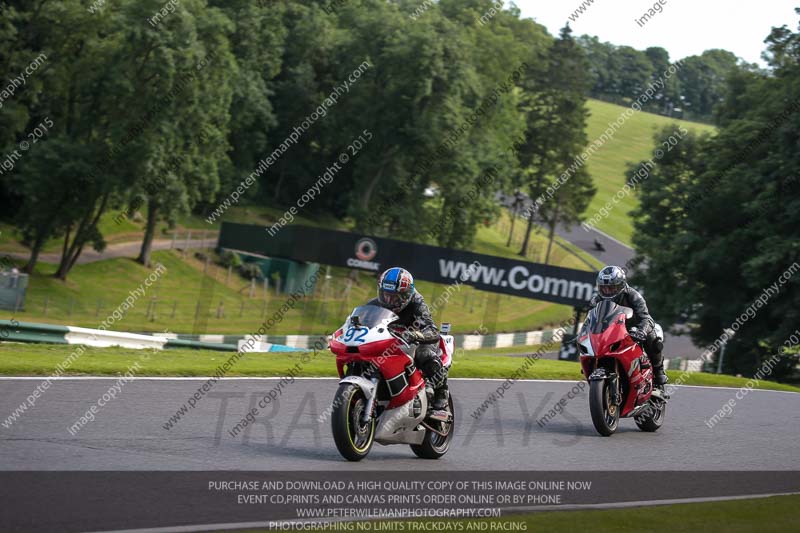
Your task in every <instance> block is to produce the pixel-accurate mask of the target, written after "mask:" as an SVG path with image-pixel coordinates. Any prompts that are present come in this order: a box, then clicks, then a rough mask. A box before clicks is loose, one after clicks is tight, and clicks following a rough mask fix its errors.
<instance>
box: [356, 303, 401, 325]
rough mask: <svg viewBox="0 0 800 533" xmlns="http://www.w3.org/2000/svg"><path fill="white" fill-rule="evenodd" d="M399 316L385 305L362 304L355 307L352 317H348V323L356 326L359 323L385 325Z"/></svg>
mask: <svg viewBox="0 0 800 533" xmlns="http://www.w3.org/2000/svg"><path fill="white" fill-rule="evenodd" d="M399 318H400V317H398V316H397V315H396V314H394V313H393V312H391V311H390V310H388V309H385V308H383V307H379V306H377V305H361V306H359V307H356V308H355V309H353V312H352V313H350V317H349V318H348V319H347V322H348V324H347V325H350V326H354V325H356V324H357V325H359V326H364V327H367V328H376V327H380V326H384V327H385V326H388V325H389V324H391V323H392V322H394V321H396V320H398V319H399Z"/></svg>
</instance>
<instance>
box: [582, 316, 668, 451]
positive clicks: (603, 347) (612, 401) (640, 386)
mask: <svg viewBox="0 0 800 533" xmlns="http://www.w3.org/2000/svg"><path fill="white" fill-rule="evenodd" d="M632 316H633V310H632V309H630V308H628V307H624V306H620V305H617V304H615V303H614V302H612V301H602V302H600V303H599V304H598V305H597V306H596V307H595V308H594V309H592V310H591V311H590V312H589V316H588V317H587V318H586V322H584V324H583V327H582V328H581V332H580V334H579V335H578V339H577V344H578V349H579V350H580V360H581V367H582V370H583V375H584V377H585V378H586V379H587V381H589V411H590V412H591V414H592V423H593V424H594V427H595V429H596V430H597V432H598V433H600V434H601V435H603V436H605V437H608V436H610V435H612V434H613V433H614V432H615V431H616V430H617V427H618V425H619V419H620V417H622V418H630V417H632V418H633V419H634V421H635V422H636V425H637V426H639V429H641V430H642V431H657V430H658V429H659V428H660V427H661V425H662V424H663V423H664V415H665V413H666V409H667V400H668V399H669V396H668V395H667V394H666V392H665V391H664V387H663V386H654V384H653V369H652V367H651V366H650V360H649V359H648V358H647V355H646V354H645V353H644V350H643V349H642V347H641V346H639V344H638V343H637V342H636V341H635V340H633V339H632V338H631V336H630V335H629V334H628V330H627V328H626V325H625V322H626V320H628V319H630V318H631V317H632Z"/></svg>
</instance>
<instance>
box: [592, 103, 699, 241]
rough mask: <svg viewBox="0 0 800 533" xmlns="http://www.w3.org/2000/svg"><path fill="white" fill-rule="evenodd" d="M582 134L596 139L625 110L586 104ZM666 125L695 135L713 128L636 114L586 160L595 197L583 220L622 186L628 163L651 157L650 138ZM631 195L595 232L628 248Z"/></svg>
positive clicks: (630, 226)
mask: <svg viewBox="0 0 800 533" xmlns="http://www.w3.org/2000/svg"><path fill="white" fill-rule="evenodd" d="M588 108H589V112H590V113H591V115H590V117H589V120H588V127H587V130H586V134H587V135H588V137H589V142H592V141H594V140H595V139H598V138H599V137H600V136H601V135H602V134H603V132H604V131H605V129H606V128H607V127H608V124H609V123H610V122H615V121H616V120H617V119H618V118H619V116H620V114H621V113H623V112H624V111H625V110H626V109H627V108H625V107H622V106H618V105H615V104H609V103H606V102H601V101H599V100H589V104H588ZM669 124H679V125H682V126H684V127H685V128H687V129H689V130H695V131H698V132H706V131H708V132H711V131H714V127H713V126H709V125H706V124H700V123H697V122H688V121H684V120H675V119H670V118H667V117H662V116H660V115H654V114H652V113H636V114H635V115H633V117H631V118H630V119H628V120H627V121H626V122H625V124H624V125H623V126H622V127H621V128H620V129H618V130H617V132H616V134H615V135H614V137H613V138H612V139H611V140H610V141H608V142H607V143H605V145H603V147H602V148H600V149H599V150H598V151H597V152H595V153H594V155H593V156H592V157H591V158H590V159H589V160H588V162H587V164H586V167H587V169H588V170H589V173H590V174H591V175H592V178H593V179H594V184H595V186H596V187H597V194H596V195H595V197H594V199H593V200H592V203H591V204H590V205H589V209H587V211H586V214H587V218H588V217H591V216H592V214H594V213H595V212H597V211H598V210H599V209H600V208H601V207H603V206H604V205H605V203H606V202H608V201H609V200H611V198H612V197H613V196H614V195H615V194H616V193H617V191H619V190H620V189H621V188H622V186H623V185H625V171H626V170H627V168H628V164H629V163H634V164H635V163H638V162H639V161H642V160H644V159H648V158H650V157H651V156H652V151H653V148H654V146H653V135H654V134H655V133H656V131H658V130H660V129H661V128H663V127H664V126H667V125H669ZM637 203H638V202H637V199H636V196H635V195H631V196H628V197H627V198H624V199H623V200H622V201H621V202H620V203H619V204H618V205H617V206H616V207H615V208H614V210H613V211H612V212H611V214H610V215H609V216H608V217H607V218H605V219H603V220H602V221H601V222H600V223H598V224H597V228H598V229H599V230H601V231H603V232H605V233H607V234H609V235H611V236H612V237H614V238H616V239H619V240H620V241H622V242H624V243H627V244H630V241H631V234H632V233H633V224H632V222H631V219H630V216H629V212H630V211H631V210H632V209H633V208H635V207H636V205H637Z"/></svg>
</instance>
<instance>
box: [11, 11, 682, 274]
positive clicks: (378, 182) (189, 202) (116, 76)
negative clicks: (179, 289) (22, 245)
mask: <svg viewBox="0 0 800 533" xmlns="http://www.w3.org/2000/svg"><path fill="white" fill-rule="evenodd" d="M1 5H2V14H3V17H2V25H0V66H2V69H3V72H7V73H10V74H9V76H10V77H13V76H15V74H16V73H20V74H21V75H22V76H23V77H25V78H26V79H25V80H24V82H25V83H24V84H23V85H21V86H20V87H19V88H16V90H15V91H13V92H14V94H11V95H10V96H9V97H8V98H4V101H3V104H4V105H3V106H2V107H0V121H2V124H3V126H4V127H3V128H2V129H0V147H2V149H3V154H6V155H8V154H11V155H12V156H13V157H12V159H13V160H12V161H10V163H9V164H8V165H4V167H3V171H2V174H0V186H1V188H0V206H2V217H3V219H4V220H7V221H13V222H14V223H15V225H16V226H17V227H19V228H20V229H21V230H22V231H23V233H24V236H25V240H26V242H27V244H29V245H30V246H31V248H32V254H31V260H30V262H29V263H28V266H27V270H29V271H30V270H32V269H33V267H34V265H35V263H36V259H37V256H38V253H39V250H40V249H41V247H42V245H43V244H44V243H45V242H46V241H47V240H48V239H50V238H54V237H55V238H61V239H63V252H64V253H63V258H62V261H61V265H60V266H59V269H58V272H57V276H59V277H62V278H65V277H66V276H67V274H68V272H69V270H70V268H71V267H72V265H73V264H74V263H75V261H76V259H77V257H78V256H79V255H80V253H81V251H82V250H83V249H84V248H85V247H87V246H93V247H95V248H97V249H102V248H103V247H104V246H105V242H104V238H103V235H102V232H101V231H100V229H99V227H100V226H99V222H100V221H101V218H102V216H103V214H104V213H107V212H109V211H111V210H114V211H115V212H118V211H119V210H124V209H128V210H130V209H138V210H140V211H141V212H142V213H143V215H144V217H145V218H146V221H147V227H146V232H145V236H144V239H143V242H142V248H141V254H140V257H139V260H140V261H141V262H142V263H145V264H147V263H148V262H149V258H150V247H151V246H150V245H151V243H152V240H153V238H154V232H155V228H156V227H157V226H158V224H159V223H160V222H162V221H166V222H169V223H174V222H175V221H176V219H177V217H178V216H180V215H181V214H185V213H188V212H190V211H194V212H195V213H200V214H203V215H204V216H208V217H210V218H209V219H214V218H216V217H217V216H221V215H222V214H223V213H224V211H225V210H226V209H227V208H228V206H229V205H233V204H235V203H236V202H238V201H240V200H241V199H242V198H246V199H247V201H259V202H265V203H269V204H271V205H277V206H290V205H292V204H293V203H294V202H295V201H296V199H297V198H298V197H299V196H301V195H302V194H303V193H304V192H305V191H307V190H308V189H309V187H315V186H316V187H317V188H322V187H324V188H325V191H324V193H320V194H317V195H316V197H315V200H314V202H313V203H312V204H311V205H309V206H306V207H305V209H307V210H309V211H310V212H314V211H324V212H328V213H332V214H333V215H335V216H337V217H339V218H343V219H349V220H351V221H352V222H353V223H354V224H355V225H356V226H357V227H359V228H361V229H365V230H366V229H369V231H372V232H375V233H377V234H385V233H389V232H391V233H392V234H393V235H394V236H397V237H400V238H407V239H414V240H427V241H430V242H436V243H439V244H442V245H445V246H453V247H464V246H468V245H469V244H470V242H471V241H472V239H473V236H474V234H475V231H476V228H477V226H478V224H480V223H482V222H485V221H486V220H490V219H491V218H492V217H493V216H494V215H495V214H496V212H497V209H498V206H497V204H496V202H495V201H494V199H493V192H494V191H496V190H509V191H511V190H513V189H517V188H519V189H522V190H524V191H526V192H527V193H529V194H530V195H531V196H532V197H533V198H537V197H539V196H540V195H541V194H542V192H543V191H545V190H547V188H548V186H550V185H551V184H552V183H554V181H555V180H556V179H557V178H558V176H560V175H562V174H563V172H564V170H565V169H566V168H567V167H568V166H569V165H570V164H572V162H573V161H574V158H575V156H576V154H578V153H579V152H580V150H581V148H582V146H584V145H585V144H586V142H587V139H586V138H585V133H584V126H585V120H586V111H585V107H584V105H583V104H584V102H585V98H586V95H587V93H589V92H590V91H594V92H597V91H601V92H602V91H605V92H610V91H611V89H610V88H609V87H610V85H609V83H611V82H605V81H603V82H601V81H600V80H601V78H602V79H605V78H604V76H609V75H610V77H611V78H612V79H616V78H617V76H616V74H614V73H613V72H612V73H611V74H609V73H608V72H611V70H610V69H611V67H608V69H607V71H608V72H606V73H601V72H600V71H599V70H598V66H599V65H600V63H599V62H598V61H597V60H596V58H595V57H593V55H592V53H593V52H592V50H594V49H595V48H603V47H604V46H606V45H601V44H597V43H596V46H594V45H591V46H590V44H591V43H592V41H591V39H587V38H580V39H579V40H576V39H574V38H573V36H572V35H571V32H570V31H569V30H568V29H565V30H564V31H562V33H561V34H560V35H559V36H555V37H554V36H551V35H550V34H548V33H547V31H546V30H545V29H544V28H543V27H542V26H541V25H538V24H536V23H535V22H533V21H531V20H522V19H520V16H519V11H518V10H517V9H516V8H514V7H512V8H510V9H507V10H504V11H499V12H495V10H494V9H493V6H494V3H493V2H491V1H490V0H468V1H464V0H442V1H440V2H438V3H435V4H432V3H431V4H426V9H424V10H422V12H420V10H419V8H420V4H419V2H416V1H410V0H403V1H399V2H385V1H383V0H348V1H340V2H333V3H319V2H315V1H310V0H309V1H303V0H293V1H288V0H273V1H269V2H253V1H252V0H208V1H206V0H181V1H180V2H164V1H162V0H135V1H134V0H122V1H119V2H114V3H107V2H102V1H96V0H95V1H91V2H90V1H89V0H65V1H62V2H49V1H45V0H32V1H24V2H23V1H5V2H2V4H1ZM489 12H490V13H494V15H493V16H491V18H489V19H488V20H487V18H486V17H484V15H485V14H486V13H489ZM481 17H483V20H482V21H480V19H481ZM580 44H583V46H580ZM586 50H589V53H588V54H587V53H586ZM620 50H622V48H620ZM634 52H635V53H634ZM651 52H652V51H648V52H647V57H651V56H652V60H651V62H650V64H649V65H650V67H649V68H650V70H649V71H648V74H647V75H648V76H651V77H652V76H654V72H656V71H657V70H658V69H660V68H662V67H665V65H666V64H667V61H668V57H667V56H666V55H665V53H661V54H659V53H651ZM662 52H663V51H662ZM626 53H627V52H626ZM631 54H632V55H634V56H635V55H636V54H643V53H642V52H636V51H632V52H631ZM37 57H44V58H46V59H44V60H43V64H42V65H40V66H39V67H38V68H37V69H36V70H35V71H32V72H30V75H28V76H24V74H25V73H26V72H28V70H30V69H29V65H30V64H31V62H32V61H33V60H34V58H37ZM611 63H613V61H611ZM634 63H635V61H634ZM621 65H622V66H621V67H614V68H616V69H617V70H616V71H614V72H617V71H619V72H623V73H625V72H628V71H629V70H631V69H634V66H633V63H631V62H630V61H628V62H623V63H622V64H621ZM620 68H621V70H620ZM634 70H635V69H634ZM636 75H638V74H636ZM645 78H646V76H645V77H640V78H637V79H636V81H630V82H629V81H625V80H627V78H622V81H621V85H620V88H619V91H621V92H619V94H620V96H621V97H630V96H632V95H634V93H635V92H636V91H637V90H643V89H644V85H643V84H644V83H645V82H646V81H647V80H646V79H645ZM614 83H616V82H614ZM615 87H616V86H615ZM614 90H617V89H614ZM669 94H670V96H669V97H670V98H672V97H673V96H674V95H673V93H669ZM656 100H657V101H660V100H658V99H656ZM32 132H43V134H42V135H41V136H37V135H38V134H35V135H34V136H33V137H35V138H31V140H32V141H36V142H34V143H33V145H32V146H31V148H30V150H29V151H24V153H23V152H20V151H19V149H18V145H19V143H20V142H21V140H23V139H26V138H29V137H31V133H32ZM358 139H360V140H359V141H358V143H357V144H358V145H362V144H363V145H364V146H363V147H362V148H361V149H359V150H358V153H354V152H355V151H354V150H353V148H352V146H353V144H352V143H353V142H354V140H358ZM15 151H16V153H15ZM343 152H345V153H346V152H351V153H348V157H349V160H348V161H347V162H346V163H341V160H340V159H339V158H340V154H342V153H343ZM337 165H338V166H340V167H341V168H340V169H336V172H335V175H333V177H332V179H327V178H325V179H322V178H324V177H325V176H326V171H328V170H330V169H332V168H334V167H336V166H337ZM6 166H7V167H9V168H6ZM328 175H329V176H328V177H330V173H328ZM487 175H491V176H493V178H492V182H491V183H490V184H488V185H487V183H486V180H485V176H487ZM426 190H427V191H429V192H430V191H431V190H436V191H439V193H440V194H438V195H435V196H434V197H433V198H432V199H429V200H424V195H423V192H424V191H426ZM476 190H477V191H480V194H475V193H474V191H476ZM593 194H594V188H593V186H592V184H591V179H590V177H589V175H588V173H587V172H586V171H585V169H581V170H579V171H578V172H576V173H575V174H574V175H572V176H570V177H569V179H568V180H567V181H566V183H564V184H562V185H560V186H559V187H558V188H557V194H556V195H554V196H553V197H551V198H549V199H548V201H547V202H546V203H545V204H544V205H542V206H541V207H540V208H539V209H538V211H537V212H536V213H534V215H535V217H534V216H532V217H531V221H530V222H531V223H530V224H529V226H528V231H530V230H531V228H532V227H533V222H534V221H535V222H539V223H544V224H545V225H547V226H549V227H550V228H551V233H552V228H554V227H555V225H556V224H557V223H559V222H568V223H575V222H577V221H579V220H580V219H581V217H582V213H583V210H584V209H585V208H586V206H587V205H588V203H589V201H590V199H591V197H592V195H593ZM231 195H232V196H231ZM226 200H227V203H225V202H226ZM220 207H221V208H220ZM410 221H413V223H409V222H410ZM420 228H424V230H423V231H420Z"/></svg>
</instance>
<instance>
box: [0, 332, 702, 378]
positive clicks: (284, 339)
mask: <svg viewBox="0 0 800 533" xmlns="http://www.w3.org/2000/svg"><path fill="white" fill-rule="evenodd" d="M0 332H2V335H0V341H11V342H40V343H47V344H84V345H86V346H97V347H107V346H121V347H123V348H134V349H146V348H151V349H157V350H161V349H165V348H192V349H198V350H199V349H202V350H217V351H225V352H235V351H237V350H239V347H240V346H241V345H242V344H243V343H244V342H245V341H246V340H247V339H248V338H250V337H249V336H247V335H184V334H175V333H155V334H153V335H145V334H141V333H124V332H119V331H103V330H99V329H87V328H78V327H73V326H58V325H52V324H37V323H33V322H16V321H11V320H0ZM555 332H556V330H544V331H527V332H518V333H498V334H492V335H455V344H456V348H462V349H464V350H479V349H482V348H495V347H499V348H503V347H507V346H533V345H537V344H545V343H548V342H550V341H551V340H553V338H554V336H555ZM321 338H323V336H321V335H262V336H260V337H255V338H254V340H255V341H256V344H257V346H256V348H255V349H250V350H248V349H245V350H243V351H253V352H287V351H302V350H310V349H312V348H313V346H314V343H315V342H318V341H319V340H320V339H321ZM559 347H560V345H559ZM664 365H665V366H666V367H667V369H669V370H682V371H688V372H702V370H703V363H702V361H701V360H691V359H683V358H674V359H666V358H665V359H664Z"/></svg>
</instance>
